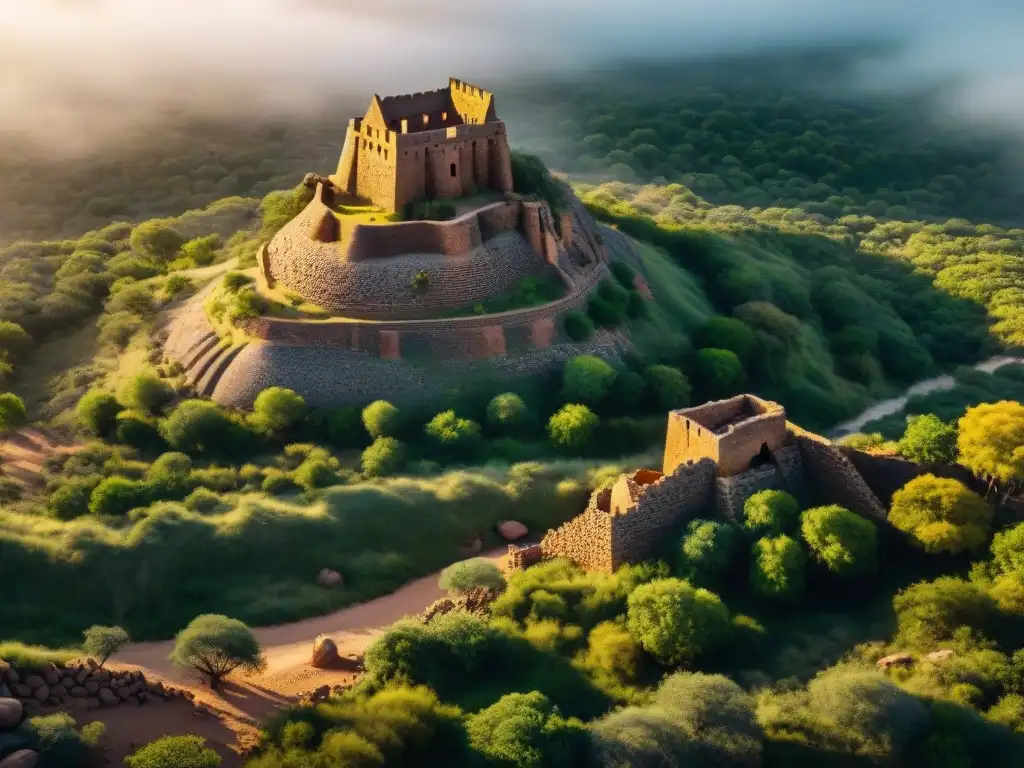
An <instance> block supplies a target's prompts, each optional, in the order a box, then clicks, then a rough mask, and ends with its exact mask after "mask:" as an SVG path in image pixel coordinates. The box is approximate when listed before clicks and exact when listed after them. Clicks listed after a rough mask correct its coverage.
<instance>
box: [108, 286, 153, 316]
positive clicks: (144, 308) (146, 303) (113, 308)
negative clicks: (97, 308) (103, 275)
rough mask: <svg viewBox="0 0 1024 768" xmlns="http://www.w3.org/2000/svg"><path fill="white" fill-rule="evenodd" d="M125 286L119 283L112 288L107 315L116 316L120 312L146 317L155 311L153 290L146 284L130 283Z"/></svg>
mask: <svg viewBox="0 0 1024 768" xmlns="http://www.w3.org/2000/svg"><path fill="white" fill-rule="evenodd" d="M124 280H125V281H126V282H124V283H123V284H122V283H121V282H120V281H118V282H117V283H114V285H112V286H111V288H110V298H109V299H107V305H106V312H107V315H116V314H117V313H119V312H128V313H129V314H133V315H139V316H142V317H145V316H146V315H149V314H150V313H151V312H152V311H153V309H154V305H153V289H152V288H151V287H150V286H149V285H147V284H145V283H137V282H134V281H130V282H129V281H128V278H124Z"/></svg>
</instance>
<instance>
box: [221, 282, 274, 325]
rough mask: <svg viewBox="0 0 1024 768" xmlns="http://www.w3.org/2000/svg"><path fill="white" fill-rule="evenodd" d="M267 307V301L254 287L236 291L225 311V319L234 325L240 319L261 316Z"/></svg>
mask: <svg viewBox="0 0 1024 768" xmlns="http://www.w3.org/2000/svg"><path fill="white" fill-rule="evenodd" d="M266 309H267V301H266V299H264V298H263V297H262V296H260V295H259V294H258V293H256V291H254V290H253V289H252V288H243V289H241V290H240V291H238V292H236V293H235V295H234V296H233V297H232V299H231V301H230V302H229V303H228V305H227V307H226V309H225V311H224V319H226V320H227V321H228V322H229V323H231V324H232V325H237V324H238V322H239V321H240V320H247V319H249V318H252V317H259V316H260V315H261V314H263V312H265V311H266Z"/></svg>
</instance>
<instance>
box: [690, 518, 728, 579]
mask: <svg viewBox="0 0 1024 768" xmlns="http://www.w3.org/2000/svg"><path fill="white" fill-rule="evenodd" d="M686 531H687V532H686V535H685V536H684V537H683V540H682V543H681V546H680V553H679V563H678V566H677V568H676V572H677V573H678V575H679V577H680V578H683V579H686V580H687V581H689V582H690V583H691V584H694V585H696V586H700V587H713V586H716V585H717V584H718V582H719V581H720V580H721V578H722V577H723V576H724V575H725V574H726V572H727V571H728V570H729V566H730V565H731V564H732V562H733V558H734V556H735V554H736V545H737V543H738V542H737V537H736V527H735V526H733V525H730V524H729V523H719V522H715V521H712V520H691V521H690V523H689V525H688V526H687V528H686Z"/></svg>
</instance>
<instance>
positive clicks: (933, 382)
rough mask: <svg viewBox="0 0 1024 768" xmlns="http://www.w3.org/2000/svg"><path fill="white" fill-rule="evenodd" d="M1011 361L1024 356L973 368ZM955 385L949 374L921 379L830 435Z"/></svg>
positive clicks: (859, 427)
mask: <svg viewBox="0 0 1024 768" xmlns="http://www.w3.org/2000/svg"><path fill="white" fill-rule="evenodd" d="M1011 363H1024V357H1010V356H1007V355H1002V356H1000V357H993V358H990V359H988V360H985V361H984V362H981V363H978V364H977V365H975V366H973V368H974V369H975V370H977V371H984V372H985V373H992V371H995V370H997V369H998V368H1002V367H1003V366H1004V365H1010V364H1011ZM955 385H956V380H955V379H954V378H953V377H952V376H949V375H945V376H936V377H935V378H934V379H925V380H924V381H919V382H917V384H914V385H913V386H912V387H910V388H909V389H907V391H906V392H904V393H903V394H902V395H900V396H899V397H892V398H889V399H888V400H882V401H881V402H878V403H875V404H874V405H872V406H871V407H870V408H868V409H867V410H866V411H864V412H863V413H862V414H860V415H859V416H857V417H856V418H853V419H850V420H849V421H844V422H843V423H842V424H839V425H837V426H835V427H833V428H832V429H831V430H830V432H829V437H830V438H832V439H836V438H839V437H842V436H844V435H849V434H852V433H854V432H860V431H861V430H862V429H863V428H864V426H865V425H866V424H869V423H870V422H872V421H874V420H875V419H881V418H883V417H884V416H891V415H892V414H894V413H898V412H899V411H901V410H903V407H904V406H905V405H906V404H907V401H908V400H909V399H910V398H911V397H913V396H914V395H925V394H928V393H929V392H936V391H939V390H944V389H952V388H953V387H954V386H955Z"/></svg>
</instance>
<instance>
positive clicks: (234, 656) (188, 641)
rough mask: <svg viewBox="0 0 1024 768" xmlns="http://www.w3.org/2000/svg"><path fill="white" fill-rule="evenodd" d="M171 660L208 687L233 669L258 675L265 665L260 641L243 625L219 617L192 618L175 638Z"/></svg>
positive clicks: (217, 683)
mask: <svg viewBox="0 0 1024 768" xmlns="http://www.w3.org/2000/svg"><path fill="white" fill-rule="evenodd" d="M170 660H171V661H172V662H174V663H175V664H176V665H178V666H180V667H187V668H190V669H194V670H195V671H197V672H199V673H200V674H201V675H203V676H205V677H206V679H207V680H208V681H209V683H210V688H212V689H213V690H217V687H218V686H219V685H220V681H221V680H222V679H223V678H224V677H225V676H226V675H229V674H231V673H232V672H234V671H235V670H236V669H244V670H247V671H252V672H258V671H260V670H262V669H263V668H264V667H265V666H266V660H265V659H264V658H263V650H262V648H260V644H259V641H257V640H256V636H255V635H254V634H253V633H252V630H251V629H249V627H247V626H246V625H245V624H243V623H242V622H240V621H239V620H238V619H230V618H228V617H227V616H220V615H218V614H210V613H208V614H204V615H202V616H197V617H196V618H194V619H192V622H191V623H190V624H189V625H188V626H187V627H185V629H183V630H182V631H181V632H179V633H178V636H177V637H176V638H175V639H174V651H173V652H172V653H171V655H170Z"/></svg>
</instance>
